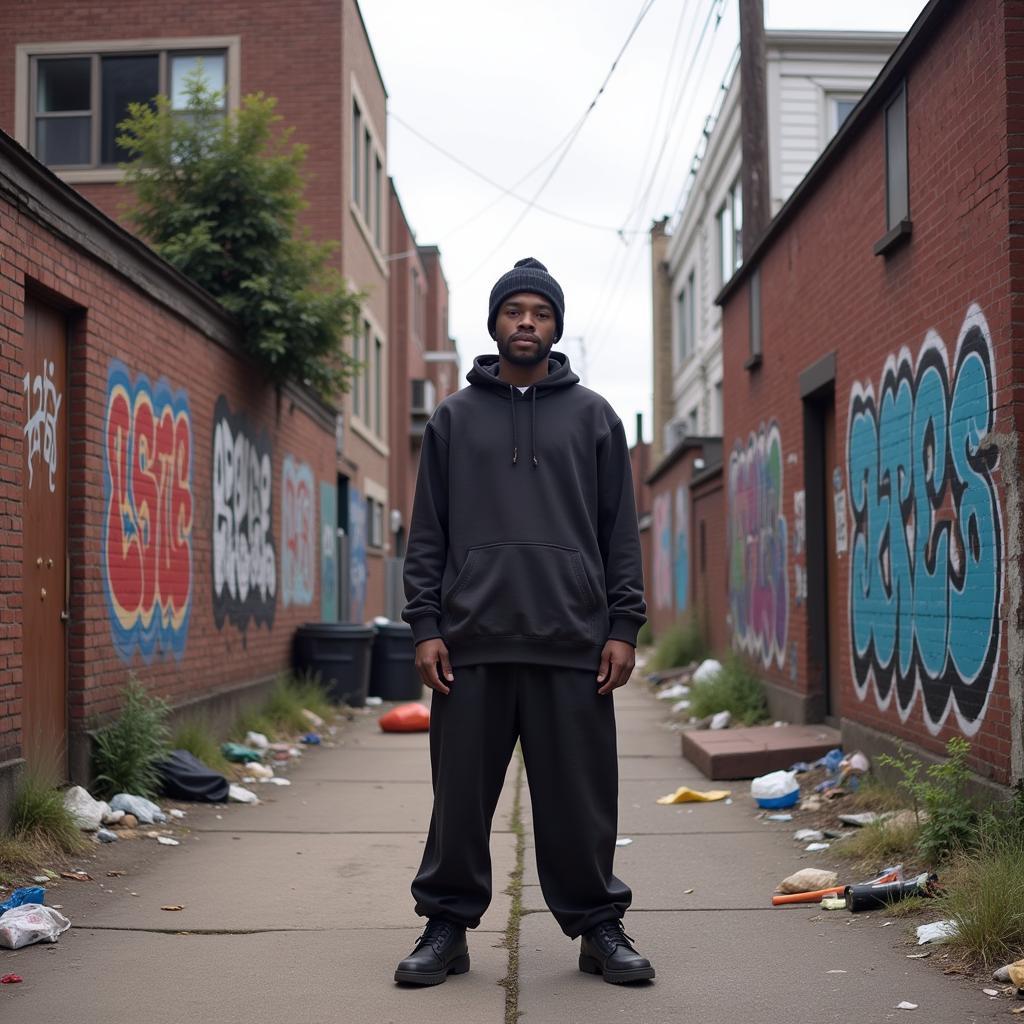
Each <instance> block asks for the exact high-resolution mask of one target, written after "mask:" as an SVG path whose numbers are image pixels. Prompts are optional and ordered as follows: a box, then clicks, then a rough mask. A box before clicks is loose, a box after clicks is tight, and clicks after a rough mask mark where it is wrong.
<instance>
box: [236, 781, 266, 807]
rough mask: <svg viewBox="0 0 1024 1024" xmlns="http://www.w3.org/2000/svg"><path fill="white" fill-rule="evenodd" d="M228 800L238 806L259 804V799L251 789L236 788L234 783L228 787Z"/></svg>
mask: <svg viewBox="0 0 1024 1024" xmlns="http://www.w3.org/2000/svg"><path fill="white" fill-rule="evenodd" d="M228 800H232V801H234V802H235V803H239V804H258V803H259V802H260V798H259V797H258V796H257V795H256V794H255V793H254V792H253V791H252V790H251V789H246V788H245V787H244V786H236V785H235V784H234V783H232V784H231V785H230V786H229V787H228Z"/></svg>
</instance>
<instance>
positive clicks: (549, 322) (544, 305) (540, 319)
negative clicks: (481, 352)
mask: <svg viewBox="0 0 1024 1024" xmlns="http://www.w3.org/2000/svg"><path fill="white" fill-rule="evenodd" d="M555 326H556V325H555V311H554V309H553V308H552V307H551V303H550V302H548V300H547V299H545V298H544V296H543V295H534V294H533V292H520V293H519V294H518V295H511V296H509V298H507V299H506V300H505V301H504V302H503V303H502V305H501V308H500V309H499V310H498V316H497V319H496V320H495V322H494V334H495V340H496V341H497V342H498V352H499V353H500V354H501V356H503V357H504V358H505V359H506V360H507V361H508V362H510V363H513V364H515V365H516V366H536V365H537V364H538V363H542V362H545V361H546V360H547V358H548V353H549V352H550V351H551V346H552V345H553V344H554V343H555Z"/></svg>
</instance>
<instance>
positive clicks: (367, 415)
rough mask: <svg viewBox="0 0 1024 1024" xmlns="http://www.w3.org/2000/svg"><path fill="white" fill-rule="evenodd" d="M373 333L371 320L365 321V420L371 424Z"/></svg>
mask: <svg viewBox="0 0 1024 1024" xmlns="http://www.w3.org/2000/svg"><path fill="white" fill-rule="evenodd" d="M371 340H372V339H371V333H370V321H369V320H364V321H363V422H364V423H365V424H366V425H367V426H370V424H371V423H372V422H373V420H372V416H373V407H372V406H371V405H370V395H371V394H372V391H371V388H372V384H373V382H372V380H371V379H370V378H371V375H372V372H373V365H372V364H371V362H370V359H371V358H372V356H373V349H372V347H371V344H370V343H371Z"/></svg>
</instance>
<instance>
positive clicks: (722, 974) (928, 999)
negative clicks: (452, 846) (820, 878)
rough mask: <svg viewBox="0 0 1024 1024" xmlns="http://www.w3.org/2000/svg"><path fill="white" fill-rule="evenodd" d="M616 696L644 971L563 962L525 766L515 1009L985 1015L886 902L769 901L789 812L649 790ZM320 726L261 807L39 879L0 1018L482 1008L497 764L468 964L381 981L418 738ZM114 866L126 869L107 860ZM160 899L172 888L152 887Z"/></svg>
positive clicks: (558, 1016) (454, 1020)
mask: <svg viewBox="0 0 1024 1024" xmlns="http://www.w3.org/2000/svg"><path fill="white" fill-rule="evenodd" d="M616 706H617V711H618V719H619V756H620V766H621V775H622V782H621V795H620V828H619V833H620V835H622V836H629V837H631V838H632V839H633V843H632V844H631V845H629V846H626V847H623V848H620V849H619V850H618V852H617V861H616V865H617V867H616V870H617V871H618V872H619V874H621V876H622V877H623V878H624V879H625V880H626V881H627V882H628V883H629V884H630V885H631V886H632V887H633V891H634V909H633V910H632V911H631V912H630V914H629V915H628V917H627V930H628V931H629V932H630V934H631V935H634V936H635V937H636V939H637V943H638V945H639V947H640V948H641V949H642V950H643V951H644V952H645V953H647V954H649V955H650V956H651V958H652V959H653V960H654V962H655V966H656V968H657V971H658V978H657V981H656V982H654V983H653V984H651V985H646V986H643V987H619V986H612V985H607V984H604V983H603V982H602V981H601V980H600V979H599V978H594V977H591V976H587V975H582V974H580V973H579V971H578V970H577V968H576V955H577V949H576V946H575V945H574V944H572V943H570V942H569V941H568V940H567V939H566V938H565V937H564V936H563V935H562V934H561V933H560V932H559V930H558V929H557V927H556V926H555V924H554V922H553V919H552V918H551V916H550V915H549V914H548V913H547V911H546V910H545V908H544V904H543V900H542V898H541V895H540V889H539V886H538V885H537V876H536V867H535V865H534V863H533V848H532V842H531V836H530V831H529V829H530V808H529V796H528V792H527V791H526V787H525V785H524V787H523V793H522V819H523V822H524V826H525V830H526V834H525V846H526V849H525V862H524V874H523V889H522V903H523V908H524V914H523V917H522V921H521V935H520V945H519V951H518V952H519V967H518V1009H519V1011H520V1012H521V1013H522V1014H524V1016H523V1018H522V1019H523V1020H524V1022H525V1024H575V1022H580V1024H583V1022H586V1024H606V1022H609V1021H617V1020H629V1021H632V1022H639V1024H662V1022H665V1024H668V1022H670V1021H671V1022H677V1021H680V1020H704V1021H710V1022H717V1021H722V1022H725V1021H729V1022H730V1024H731V1022H734V1021H736V1020H754V1019H756V1020H760V1021H769V1022H774V1021H780V1022H781V1021H786V1022H792V1024H803V1022H806V1024H812V1022H813V1024H826V1022H832V1021H835V1022H837V1024H838V1022H842V1024H862V1022H868V1021H885V1020H890V1019H892V1020H899V1019H901V1018H903V1017H906V1016H907V1014H908V1013H911V1011H903V1010H896V1009H895V1006H896V1004H897V1003H899V1002H900V1001H901V1000H909V1001H910V1002H913V1003H917V1004H919V1006H920V1009H919V1010H918V1011H916V1013H917V1015H918V1017H920V1018H921V1019H922V1020H928V1021H929V1022H933V1024H947V1022H948V1024H970V1022H972V1021H983V1020H985V1021H987V1020H992V1019H996V1018H997V1017H998V1018H1003V1019H1005V1018H1006V1016H1007V1015H1008V1011H1009V1004H1008V1002H1007V1001H1006V1000H999V1001H994V1002H990V1001H989V1000H988V999H987V997H986V996H984V995H983V994H982V993H981V992H980V991H979V989H978V986H976V985H974V984H969V983H966V982H964V981H962V980H959V979H955V978H950V977H944V976H942V975H941V974H940V973H939V971H938V970H936V969H935V967H934V966H933V965H931V964H929V963H927V962H924V961H917V960H908V959H906V956H905V954H906V953H907V952H911V951H912V950H911V949H910V947H909V946H907V945H906V943H907V938H906V933H905V926H904V925H903V924H901V923H899V922H897V923H896V924H895V925H893V926H891V927H888V928H886V929H884V930H882V928H881V925H882V923H883V921H884V919H883V918H881V917H879V916H877V915H874V914H871V915H866V916H860V915H858V917H856V918H852V917H851V916H850V915H846V914H839V913H837V914H833V915H824V914H821V913H819V912H817V911H815V910H814V909H812V908H778V909H772V908H771V907H770V905H769V900H770V895H771V891H772V889H773V887H774V885H775V884H776V882H777V881H778V879H779V878H781V877H783V876H784V875H785V874H788V873H789V872H790V871H792V870H795V869H796V868H797V867H799V866H808V865H809V864H811V863H816V862H813V861H812V859H811V858H809V857H806V856H804V855H802V854H800V853H799V852H798V848H797V847H796V846H795V844H793V843H792V841H791V839H790V832H791V829H790V828H789V827H787V826H786V825H769V824H764V823H762V822H761V821H759V820H757V819H756V818H755V817H754V812H753V808H752V805H751V803H750V801H749V798H748V797H747V796H746V788H747V786H746V784H745V783H740V784H737V786H736V787H735V790H736V792H735V797H736V799H735V801H734V803H733V804H732V805H726V804H724V803H718V804H705V805H682V806H678V807H662V806H659V805H657V804H656V803H655V799H656V798H657V797H658V796H660V795H662V794H664V793H667V792H670V791H672V790H673V789H675V787H677V786H679V785H681V784H688V785H693V786H695V787H697V788H701V787H705V788H707V781H706V780H705V779H704V778H703V777H702V776H701V775H700V774H699V773H698V772H697V771H696V769H694V768H692V766H690V765H689V764H688V763H687V762H685V761H684V760H683V759H682V757H681V756H680V754H679V738H678V736H677V735H675V734H674V733H671V732H668V731H667V730H666V729H665V728H664V727H663V726H662V724H661V718H662V709H661V708H660V707H659V706H658V705H657V702H656V701H655V700H654V699H653V698H652V697H650V696H649V695H648V694H647V693H646V691H645V689H644V687H643V686H642V685H641V684H640V683H639V682H637V683H635V684H631V685H630V686H629V687H627V688H626V689H625V691H621V690H620V691H619V692H618V693H617V695H616ZM338 739H339V744H338V746H337V747H334V748H324V749H320V750H316V751H311V752H310V753H309V754H308V755H307V756H306V757H305V758H304V759H303V761H302V763H301V764H299V765H298V766H297V767H296V768H295V769H294V770H293V771H292V773H291V778H292V780H293V784H292V786H291V787H289V788H287V789H285V788H282V789H276V788H275V787H269V786H264V787H260V794H261V796H264V797H265V798H266V800H267V802H266V803H264V804H262V805H260V806H258V807H236V806H232V807H230V808H228V809H226V810H223V809H222V810H216V809H214V808H204V807H200V808H195V809H193V810H190V812H189V824H190V826H191V829H192V830H191V832H190V834H189V835H187V836H185V837H183V840H182V845H181V846H180V847H176V848H171V847H166V848H165V847H158V846H157V845H156V844H155V843H152V842H149V843H142V842H136V843H131V844H128V843H123V844H118V846H120V847H121V849H118V846H115V847H111V848H103V849H100V850H98V851H97V860H96V861H95V862H91V861H90V862H89V867H90V871H92V872H93V874H94V876H95V877H96V878H97V881H96V882H94V883H64V884H62V885H61V886H60V887H59V889H57V890H55V892H54V893H53V895H52V897H51V902H57V903H62V904H63V905H64V909H65V913H66V914H67V915H68V916H69V917H70V918H71V920H72V922H73V925H74V927H73V928H72V929H71V931H70V932H68V933H67V934H66V935H64V936H63V937H62V938H61V940H60V942H59V943H58V945H57V946H53V947H44V946H33V947H30V948H28V949H25V950H22V951H19V952H17V953H11V952H9V951H0V973H6V972H7V971H14V972H17V973H18V974H21V975H22V976H23V977H24V978H25V982H24V983H23V984H21V985H14V986H3V987H2V989H0V1019H2V1020H5V1021H7V1020H10V1021H12V1022H13V1021H24V1022H36V1021H38V1022H46V1024H65V1022H67V1024H72V1022H74V1024H80V1022H82V1021H90V1022H91V1021H97V1022H100V1021H102V1022H106V1024H122V1022H128V1021H145V1022H146V1024H181V1022H182V1021H186V1020H190V1019H191V1020H196V1021H204V1020H215V1021H217V1024H250V1022H252V1021H253V1020H262V1021H272V1022H275V1024H276V1022H286V1021H287V1022H289V1024H306V1022H309V1024H313V1022H319V1021H332V1022H342V1024H347V1022H353V1024H355V1022H359V1024H363V1022H368V1024H377V1022H389V1024H406V1022H409V1024H412V1022H416V1024H432V1022H438V1024H441V1022H444V1024H463V1022H465V1024H502V1022H504V1021H505V1020H506V996H505V989H504V988H503V987H502V986H501V985H500V984H499V983H500V982H501V981H502V980H503V979H504V978H505V977H506V975H507V971H508V965H509V956H508V952H507V951H506V950H505V949H504V947H503V939H504V931H505V927H506V924H507V923H508V918H509V913H510V909H511V900H510V898H509V896H507V895H505V894H504V893H503V892H502V890H503V889H505V887H506V886H507V885H508V881H509V877H510V875H511V873H512V872H513V870H514V867H515V849H516V836H515V834H514V833H513V832H512V831H511V830H510V822H511V815H512V808H513V803H514V798H515V788H516V777H517V776H516V763H515V762H513V765H512V766H511V767H510V771H509V775H508V778H507V780H506V784H505V791H504V793H503V795H502V800H501V804H500V806H499V808H498V814H497V815H496V818H495V831H494V838H493V842H492V850H493V858H494V876H495V892H496V898H495V901H494V903H493V905H492V906H491V909H490V910H489V911H488V913H487V915H486V917H485V918H484V921H483V924H482V926H481V928H480V929H478V930H477V932H476V933H475V934H473V935H472V936H471V940H470V952H471V957H472V963H473V969H472V970H471V971H470V973H469V974H467V975H464V976H461V977H457V978H451V979H450V980H449V981H448V983H446V984H444V985H440V986H437V987H436V988H431V989H408V988H399V987H397V986H396V985H394V983H393V982H392V980H391V979H392V972H393V970H394V965H395V963H396V961H397V960H398V959H400V958H401V957H402V956H403V955H404V954H405V953H406V952H407V951H408V949H409V948H410V947H411V945H412V942H413V940H414V939H415V937H416V935H417V934H418V930H417V929H418V927H419V924H420V922H419V921H418V919H416V918H415V916H414V915H413V912H412V902H411V897H410V895H409V883H410V881H411V879H412V875H413V873H414V871H415V868H416V866H417V864H418V862H419V857H420V852H421V850H422V844H423V838H424V833H425V830H426V825H427V821H428V817H429V813H430V783H429V770H428V759H427V743H426V737H425V736H424V735H404V736H403V735H384V734H382V733H381V732H380V731H379V730H378V728H377V725H376V721H375V719H374V718H373V717H368V718H364V719H358V720H356V721H355V722H354V723H352V724H351V725H349V726H346V727H344V728H343V729H341V730H340V731H339V736H338ZM217 814H220V815H221V816H222V817H221V819H220V820H218V818H217ZM801 857H804V859H800V858H801ZM119 866H127V867H128V874H127V875H126V876H125V877H123V878H117V879H109V878H107V877H106V874H105V872H106V871H107V870H110V869H112V868H117V867H119ZM108 888H109V889H113V890H114V891H113V892H112V893H108V892H106V889H108ZM688 889H692V890H693V892H692V893H687V892H686V890H688ZM129 891H131V892H137V893H138V896H130V895H128V892H129ZM174 903H181V904H184V906H185V909H184V910H183V911H181V912H177V913H172V912H168V911H162V910H161V909H160V908H161V906H163V905H165V904H174ZM185 932H187V933H188V934H182V933H185ZM836 971H842V972H845V973H829V972H836ZM911 1019H914V1018H913V1014H912V1013H911Z"/></svg>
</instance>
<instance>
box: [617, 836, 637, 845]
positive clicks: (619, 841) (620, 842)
mask: <svg viewBox="0 0 1024 1024" xmlns="http://www.w3.org/2000/svg"><path fill="white" fill-rule="evenodd" d="M632 842H633V840H632V839H629V838H628V837H626V836H623V837H622V838H621V839H616V840H615V845H616V846H629V845H630V843H632Z"/></svg>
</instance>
